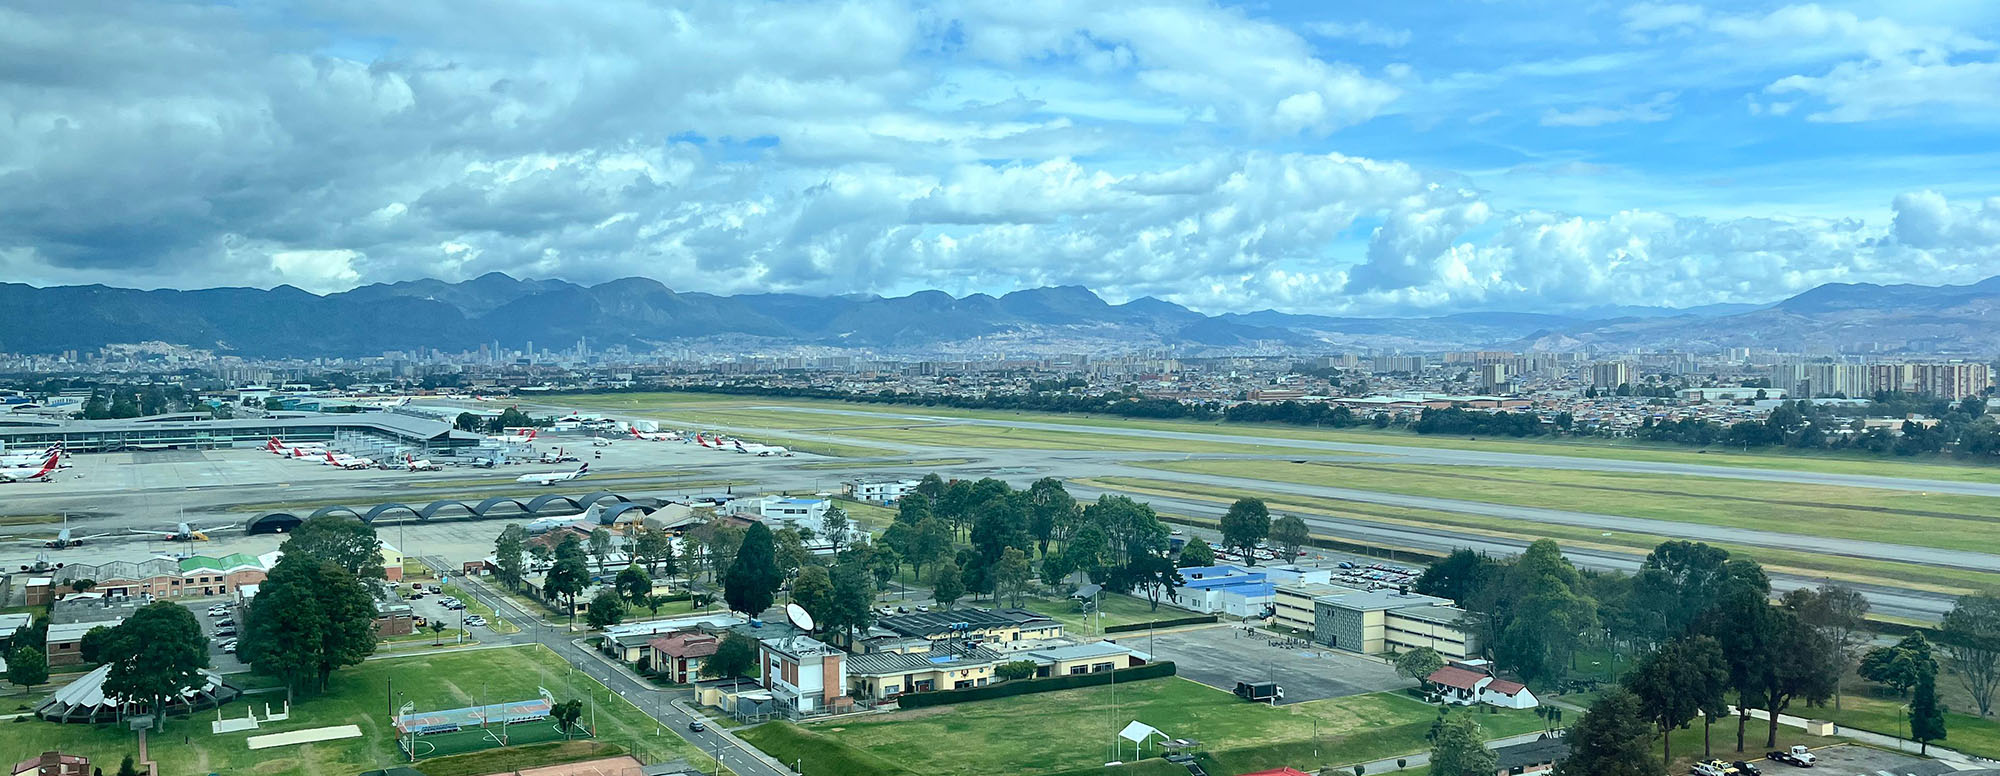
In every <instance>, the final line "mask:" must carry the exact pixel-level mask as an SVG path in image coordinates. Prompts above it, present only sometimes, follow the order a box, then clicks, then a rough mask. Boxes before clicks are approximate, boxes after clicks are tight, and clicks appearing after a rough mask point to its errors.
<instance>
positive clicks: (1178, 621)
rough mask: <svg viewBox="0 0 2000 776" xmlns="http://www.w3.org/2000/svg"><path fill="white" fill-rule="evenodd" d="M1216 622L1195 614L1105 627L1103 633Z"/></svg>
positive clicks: (1210, 618) (1211, 617) (1212, 618)
mask: <svg viewBox="0 0 2000 776" xmlns="http://www.w3.org/2000/svg"><path fill="white" fill-rule="evenodd" d="M1215 621H1216V616H1215V615H1213V614H1197V615H1195V616H1193V617H1178V618H1175V619H1172V620H1152V621H1150V622H1128V623H1125V624H1123V625H1107V626H1105V628H1104V632H1105V633H1127V632H1130V631H1140V630H1146V629H1147V628H1172V627H1174V626H1176V625H1207V624H1210V623H1213V622H1215Z"/></svg>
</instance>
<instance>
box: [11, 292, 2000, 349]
mask: <svg viewBox="0 0 2000 776" xmlns="http://www.w3.org/2000/svg"><path fill="white" fill-rule="evenodd" d="M1989 315H1991V316H1992V317H1988V316H1989ZM1995 321H2000V277H1994V278H1989V279H1986V280H1983V281H1980V282H1977V283H1972V284H1967V285H1959V286H1951V285H1946V286H1920V285H1910V284H1901V285H1874V284H1866V283H1858V284H1857V283H1829V284H1825V285H1821V286H1817V287H1814V288H1812V289H1808V290H1807V291H1805V292H1802V293H1800V294H1797V295H1794V296H1792V297H1789V298H1786V299H1783V300H1779V301H1777V302H1774V303H1771V304H1766V305H1733V304H1723V305H1704V306H1701V307H1696V308H1687V309H1679V310H1676V309H1672V308H1657V307H1643V306H1618V305H1599V306H1597V307H1593V308H1589V309H1586V310H1583V311H1578V312H1573V313H1536V312H1505V311H1473V312H1457V313H1448V314H1441V315H1432V316H1421V317H1404V318H1377V317H1359V316H1329V315H1316V314H1311V313H1286V312H1279V311H1276V310H1270V309H1266V310H1259V311H1256V312H1249V313H1223V314H1219V315H1206V314H1203V313H1200V312H1197V311H1194V310H1190V309H1188V308H1186V307H1183V306H1181V305H1178V304H1175V303H1173V302H1169V301H1166V300H1162V299H1158V298H1155V297H1139V298H1136V299H1132V300H1130V301H1126V302H1123V303H1120V304H1112V303H1109V302H1107V301H1105V300H1104V299H1103V298H1102V297H1099V296H1098V295H1097V294H1096V293H1094V292H1092V291H1091V290H1090V289H1088V288H1085V287H1083V286H1075V285H1070V286H1047V287H1042V288H1031V289H1020V290H1015V291H1011V292H1008V293H1006V294H1002V295H1000V296H997V297H996V296H992V295H989V294H977V293H976V294H969V295H967V296H964V297H953V296H951V295H950V294H947V293H944V292H942V291H934V290H932V291H919V292H915V293H912V294H908V295H905V296H899V297H883V296H878V295H873V294H842V295H837V296H808V295H803V294H788V293H761V294H742V295H734V296H722V295H716V294H708V293H702V292H681V291H675V290H673V289H672V288H669V287H668V286H666V285H665V284H662V283H660V282H659V281H657V280H653V279H651V278H644V277H626V278H618V279H615V280H609V281H605V282H602V283H598V284H595V285H581V284H577V283H572V282H569V281H565V280H557V279H542V280H536V279H517V278H514V277H511V276H509V275H506V274H503V273H498V272H491V273H487V274H484V275H480V276H478V277H475V278H471V279H468V280H464V281H459V282H456V283H451V282H446V281H442V280H437V279H434V278H421V279H417V280H408V281H398V282H394V283H374V284H369V285H365V286H360V287H357V288H354V289H351V290H348V291H342V292H337V293H331V294H325V295H316V294H312V293H310V292H307V291H304V290H301V289H298V288H295V287H292V286H289V285H286V286H278V287H275V288H272V289H268V290H264V289H256V288H244V287H218V288H208V289H195V290H172V289H157V290H138V289H125V288H116V287H112V286H104V285H87V286H51V287H46V288H42V287H35V286H29V285H26V284H20V283H0V352H20V353H53V352H60V351H63V350H72V349H74V350H94V349H96V348H98V347H102V346H104V345H109V344H117V343H133V342H144V341H155V340H157V341H163V342H169V343H173V344H177V345H183V346H188V347H194V348H202V349H209V350H214V351H217V352H220V353H225V354H234V355H242V356H246V357H282V356H303V357H312V356H347V357H351V356H365V355H378V354H380V353H382V352H384V351H391V350H414V349H417V348H437V349H440V350H445V351H460V350H472V349H476V348H477V347H478V346H479V345H480V344H481V343H489V342H492V341H494V340H499V341H501V343H502V345H503V346H504V347H508V348H513V347H518V346H520V344H521V343H522V342H525V341H528V340H533V341H536V342H540V343H544V344H545V345H549V346H556V345H567V344H569V343H571V342H574V341H575V340H576V339H577V338H579V337H583V338H587V339H589V341H591V342H592V343H594V344H595V345H597V346H600V347H602V346H609V345H614V344H619V345H626V346H628V347H631V348H633V349H634V350H640V351H644V350H651V349H652V348H653V347H656V346H660V345H664V344H667V343H674V342H701V341H711V342H720V341H723V340H742V341H747V342H755V343H761V344H765V345H813V346H829V347H848V348H870V349H878V350H904V351H920V350H921V351H935V352H949V351H955V350H977V349H979V348H982V347H984V348H988V349H992V348H996V347H1003V348H1006V349H1020V350H1026V349H1029V348H1030V347H1039V348H1041V349H1042V350H1045V351H1048V352H1059V351H1096V352H1101V351H1105V350H1115V351H1131V350H1135V349H1141V348H1148V347H1155V346H1189V347H1198V348H1222V349H1229V348H1252V347H1255V348H1262V349H1265V350H1268V349H1270V348H1272V347H1277V348H1280V349H1291V350H1296V351H1302V352H1310V351H1313V350H1319V351H1321V352H1325V351H1330V350H1337V349H1358V348H1370V349H1377V350H1402V351H1417V350H1443V349H1463V348H1482V349H1500V348H1504V349H1528V348H1550V347H1553V348H1557V349H1577V348H1598V349H1621V348H1623V349H1636V348H1652V347H1669V348H1685V349H1701V348H1720V347H1741V346H1754V347H1770V346H1771V344H1770V343H1771V342H1774V341H1777V342H1782V341H1785V340H1786V339H1791V340H1794V341H1797V342H1799V343H1801V344H1802V345H1804V346H1807V347H1816V348H1818V347H1833V348H1840V347H1848V346H1852V345H1855V344H1857V343H1861V342H1879V343H1890V344H1892V345H1894V346H1896V347H1908V348H1918V347H1936V346H1938V345H1940V344H1944V345H1950V344H1952V343H1954V342H1957V343H1959V344H1962V345H1964V346H1966V347H1972V348H1975V349H1976V348H1988V349H1991V350H2000V326H1995V325H1994V322H1995ZM1773 337H1777V338H1779V339H1776V340H1773V339H1771V338H1773Z"/></svg>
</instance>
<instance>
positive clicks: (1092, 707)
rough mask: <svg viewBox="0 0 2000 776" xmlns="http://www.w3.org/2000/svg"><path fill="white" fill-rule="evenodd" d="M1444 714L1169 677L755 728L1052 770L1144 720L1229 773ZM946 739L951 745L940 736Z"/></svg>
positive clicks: (978, 767) (1327, 754) (1498, 718)
mask: <svg viewBox="0 0 2000 776" xmlns="http://www.w3.org/2000/svg"><path fill="white" fill-rule="evenodd" d="M1436 716H1437V711H1436V709H1435V708H1433V707H1431V706H1430V705H1428V704H1425V703H1422V702H1420V701H1417V700H1415V699H1412V698H1410V697H1409V696H1407V695H1403V694H1400V693H1376V694H1373V695H1360V696H1354V697H1349V698H1337V699H1333V700H1324V701H1312V702H1308V703H1299V704H1294V705H1290V706H1279V707H1271V706H1264V705H1258V704H1252V703H1247V702H1245V701H1243V700H1241V699H1238V698H1237V697H1236V696H1234V695H1231V694H1229V693H1226V692H1223V691H1221V690H1216V689H1213V688H1210V687H1206V686H1203V685H1200V684H1196V683H1194V682H1190V681H1187V680H1185V679H1178V678H1169V679H1149V680H1144V681H1139V682H1133V683H1130V684H1123V685H1117V686H1115V687H1112V686H1103V687H1089V688H1083V689H1076V690H1062V691H1058V692H1051V693H1040V694H1035V695H1024V696H1018V697H1013V698H1002V699H997V700H988V701H979V702H975V703H963V704H955V705H951V706H944V707H937V708H932V709H921V710H915V711H907V712H898V713H894V714H889V715H886V716H882V717H873V718H865V721H864V720H860V719H857V720H843V721H837V722H827V723H821V724H817V725H810V726H807V727H806V728H805V729H804V733H805V734H807V735H799V734H796V733H791V732H789V731H787V732H779V731H771V732H760V731H762V728H759V729H757V730H753V731H750V734H749V735H746V736H745V737H746V738H750V739H751V740H752V742H753V743H757V744H759V745H760V746H761V745H763V744H764V742H765V741H766V740H772V741H775V742H781V743H774V744H773V745H774V746H783V747H786V748H787V750H788V751H789V753H790V754H791V755H792V757H794V758H804V759H805V761H806V772H807V773H829V774H840V773H862V772H867V771H865V770H860V771H845V770H842V768H843V767H859V766H846V765H842V763H852V762H862V763H868V762H874V761H875V758H879V759H880V760H887V761H890V762H893V763H894V764H895V765H896V766H897V768H898V769H900V770H906V771H909V772H913V773H922V774H927V775H929V774H940V775H942V776H975V775H979V776H983V775H984V774H991V773H1014V774H1053V773H1059V772H1063V771H1084V770H1096V769H1099V768H1101V766H1102V764H1103V763H1104V762H1106V761H1108V760H1112V759H1120V760H1128V761H1129V760H1132V759H1133V758H1132V750H1131V749H1130V744H1129V743H1128V744H1126V749H1125V750H1124V754H1123V755H1119V754H1117V753H1115V752H1114V751H1113V749H1112V746H1113V743H1112V742H1113V741H1114V740H1116V733H1117V731H1118V730H1119V729H1120V728H1122V727H1124V726H1125V724H1126V723H1128V722H1131V721H1133V720H1138V721H1141V722H1145V723H1147V724H1149V725H1152V726H1154V727H1157V728H1159V729H1160V730H1162V731H1164V732H1165V733H1167V735H1170V736H1175V737H1182V738H1192V739H1195V740H1197V741H1200V742H1201V744H1202V748H1203V749H1205V750H1207V751H1209V752H1210V753H1211V754H1212V755H1213V757H1214V759H1215V761H1216V762H1217V763H1219V764H1220V765H1221V766H1222V767H1223V768H1225V770H1222V771H1219V773H1241V772H1244V771H1247V770H1255V769H1258V768H1269V767H1277V766H1279V765H1290V766H1292V767H1295V768H1301V769H1303V770H1307V771H1310V770H1312V769H1314V768H1316V767H1318V766H1320V765H1340V764H1345V763H1352V762H1360V761H1365V760H1370V759H1377V758H1382V757H1393V756H1395V755H1398V754H1404V753H1408V752H1415V751H1420V750H1422V749H1424V748H1426V747H1427V746H1428V745H1427V744H1426V743H1425V740H1424V737H1425V734H1426V733H1427V732H1428V731H1429V729H1430V722H1431V720H1432V719H1434V718H1435V717H1436ZM1478 719H1479V721H1480V723H1481V724H1482V725H1485V726H1486V728H1487V731H1488V734H1489V735H1492V736H1495V737H1498V736H1503V735H1512V734H1515V733H1521V732H1528V731H1534V730H1539V729H1541V725H1542V722H1541V720H1540V719H1539V718H1537V717H1535V716H1534V714H1532V713H1530V712H1525V711H1521V712H1513V711H1510V712H1506V713H1501V714H1481V715H1479V716H1478ZM1315 731H1316V732H1317V734H1318V738H1317V741H1315V739H1314V734H1315ZM947 741H948V742H950V745H949V746H942V745H939V744H940V742H947ZM826 742H833V743H837V744H838V745H839V746H829V745H827V743H826ZM857 751H858V754H857ZM1315 751H1317V754H1315ZM1157 754H1158V752H1157V751H1148V752H1146V755H1147V756H1149V757H1151V756H1157ZM871 756H872V758H871ZM781 759H783V758H781ZM877 772H879V771H877ZM1142 772H1143V771H1142Z"/></svg>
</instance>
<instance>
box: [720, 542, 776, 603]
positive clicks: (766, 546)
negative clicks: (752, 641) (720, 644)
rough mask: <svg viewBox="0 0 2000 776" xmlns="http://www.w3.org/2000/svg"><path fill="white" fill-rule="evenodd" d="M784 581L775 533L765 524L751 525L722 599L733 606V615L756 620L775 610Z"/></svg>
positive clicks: (730, 569)
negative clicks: (737, 614) (776, 550)
mask: <svg viewBox="0 0 2000 776" xmlns="http://www.w3.org/2000/svg"><path fill="white" fill-rule="evenodd" d="M783 581H784V576H783V574H782V573H781V572H780V571H779V570H778V559H777V555H776V552H775V549H774V547H773V539H772V536H771V529H770V528H769V527H768V526H765V525H764V524H763V523H751V524H750V527H749V528H748V529H746V530H745V531H744V532H743V545H742V546H741V547H739V548H737V550H736V557H735V559H734V560H732V561H731V562H730V564H729V573H728V575H727V576H725V577H724V578H723V580H722V599H723V600H724V601H725V602H727V603H728V604H729V609H730V611H734V612H741V613H743V614H746V615H750V616H753V617H754V616H757V615H759V614H763V613H764V610H765V609H769V608H771V602H772V601H774V600H776V599H777V594H778V585H779V584H780V583H781V582H783Z"/></svg>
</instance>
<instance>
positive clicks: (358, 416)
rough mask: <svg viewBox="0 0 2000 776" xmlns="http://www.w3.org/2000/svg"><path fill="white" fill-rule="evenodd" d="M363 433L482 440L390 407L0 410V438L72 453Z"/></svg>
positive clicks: (459, 444)
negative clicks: (246, 411)
mask: <svg viewBox="0 0 2000 776" xmlns="http://www.w3.org/2000/svg"><path fill="white" fill-rule="evenodd" d="M357 435H358V436H362V437H369V438H374V439H379V440H382V441H385V442H388V443H391V444H395V445H399V446H402V447H407V448H410V449H413V450H417V451H422V452H424V453H427V454H431V455H453V454H456V453H457V452H458V451H462V450H466V451H469V450H470V449H471V448H474V447H478V446H479V445H480V444H481V443H483V442H484V441H485V438H484V437H482V436H480V435H478V434H473V433H470V432H465V431H459V430H457V429H455V428H453V427H452V426H451V424H449V423H444V422H441V421H436V420H427V419H424V418H419V417H415V416H412V415H405V414H401V413H395V412H355V413H324V414H323V413H287V414H284V415H282V416H276V417H266V418H238V419H231V420H214V419H211V418H209V415H208V413H206V412H181V413H174V414H170V415H153V416H149V417H143V418H125V419H121V420H76V419H67V418H38V417H22V416H15V415H0V444H4V446H5V447H6V448H7V449H17V448H40V447H43V446H46V445H49V444H52V443H55V442H61V443H63V446H64V447H66V448H68V449H69V450H70V451H72V452H81V453H105V452H119V451H129V450H167V449H196V450H213V449H218V448H230V447H263V446H264V443H265V441H267V440H269V439H270V438H272V437H277V438H278V439H279V440H280V441H283V442H285V443H287V444H291V443H300V442H332V441H334V440H335V439H337V438H342V437H348V436H357Z"/></svg>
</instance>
